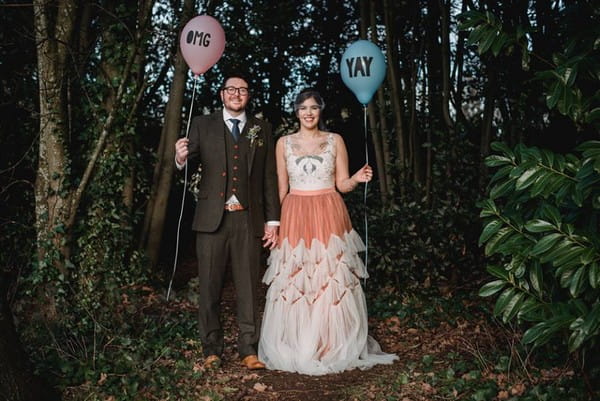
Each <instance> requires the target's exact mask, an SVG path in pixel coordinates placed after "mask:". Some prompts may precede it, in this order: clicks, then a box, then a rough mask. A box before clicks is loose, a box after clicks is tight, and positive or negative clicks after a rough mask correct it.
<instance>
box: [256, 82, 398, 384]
mask: <svg viewBox="0 0 600 401" xmlns="http://www.w3.org/2000/svg"><path fill="white" fill-rule="evenodd" d="M323 107H324V102H323V99H322V98H321V96H320V95H319V93H318V92H316V91H312V90H309V91H305V92H302V93H300V94H299V95H298V97H297V98H296V101H295V103H294V109H295V112H296V115H297V117H298V119H299V121H300V130H299V131H298V132H296V133H294V134H291V135H288V136H285V137H282V138H280V139H279V141H278V142H277V145H276V149H275V156H276V160H277V176H278V183H279V199H280V200H281V202H282V210H281V226H280V233H279V236H280V241H279V244H278V246H277V248H276V249H274V250H273V251H272V253H271V256H270V257H269V268H268V269H267V271H266V273H265V275H264V277H263V281H264V282H265V283H267V284H269V285H270V287H269V290H268V292H267V300H266V304H265V313H264V317H263V323H262V330H261V338H260V343H259V358H260V359H261V360H262V361H263V362H265V364H266V365H267V368H269V369H278V370H285V371H290V372H299V373H304V374H309V375H321V374H327V373H335V372H341V371H343V370H347V369H352V368H355V367H359V368H368V367H371V366H373V365H375V364H378V363H392V361H393V360H394V359H396V358H397V356H396V355H391V354H384V353H383V352H381V348H380V347H379V345H378V344H377V342H375V340H373V339H372V338H371V337H370V336H369V335H368V328H367V308H366V302H365V296H364V293H363V290H362V288H361V286H360V279H361V278H365V277H367V272H366V269H365V266H364V264H363V262H362V260H361V259H360V257H359V255H358V252H360V251H363V250H364V249H365V247H364V244H363V242H362V240H361V239H360V237H359V235H358V233H357V232H356V231H354V230H353V229H352V226H351V223H350V218H349V216H348V211H347V209H346V206H345V204H344V201H343V200H342V197H341V196H340V194H339V193H338V192H337V191H340V192H350V191H352V190H353V189H354V188H356V186H357V185H358V184H359V183H364V182H369V181H370V180H371V177H372V174H373V173H372V169H371V167H370V166H368V165H365V166H363V167H362V168H361V169H360V170H358V171H357V172H356V173H355V174H354V175H353V176H349V173H348V154H347V152H346V146H345V145H344V141H343V139H342V137H341V136H340V135H338V134H334V133H330V132H325V131H323V130H322V129H321V128H320V127H322V123H321V111H322V110H323ZM336 188H337V191H336ZM288 189H289V192H288Z"/></svg>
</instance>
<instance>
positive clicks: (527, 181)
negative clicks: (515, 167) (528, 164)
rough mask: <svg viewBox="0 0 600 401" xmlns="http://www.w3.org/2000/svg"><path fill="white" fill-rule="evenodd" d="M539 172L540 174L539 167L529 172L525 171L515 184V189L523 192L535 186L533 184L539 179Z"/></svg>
mask: <svg viewBox="0 0 600 401" xmlns="http://www.w3.org/2000/svg"><path fill="white" fill-rule="evenodd" d="M539 172H540V169H539V168H538V167H537V166H535V167H532V168H530V169H528V170H527V171H525V172H524V173H523V174H522V175H521V176H520V177H519V178H518V179H517V182H516V183H515V189H517V190H519V191H521V190H523V189H525V188H527V187H529V186H531V185H533V183H534V182H535V180H536V179H537V177H538V174H539Z"/></svg>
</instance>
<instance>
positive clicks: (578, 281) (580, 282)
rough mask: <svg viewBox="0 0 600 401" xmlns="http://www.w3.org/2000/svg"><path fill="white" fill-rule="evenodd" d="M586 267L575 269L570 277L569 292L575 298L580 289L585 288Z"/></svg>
mask: <svg viewBox="0 0 600 401" xmlns="http://www.w3.org/2000/svg"><path fill="white" fill-rule="evenodd" d="M586 272H587V267H586V266H582V267H579V268H578V269H576V270H575V273H574V274H573V276H572V277H571V284H570V285H569V292H570V293H571V296H572V297H573V298H577V297H578V296H579V294H581V291H582V290H583V289H584V288H585V285H586V284H587V281H586V278H587V275H586Z"/></svg>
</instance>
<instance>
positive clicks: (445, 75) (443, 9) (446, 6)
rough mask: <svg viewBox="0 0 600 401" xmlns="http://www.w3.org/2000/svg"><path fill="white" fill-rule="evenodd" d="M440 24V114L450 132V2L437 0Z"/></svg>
mask: <svg viewBox="0 0 600 401" xmlns="http://www.w3.org/2000/svg"><path fill="white" fill-rule="evenodd" d="M438 6H439V8H440V14H441V16H442V18H441V20H440V24H441V42H442V43H441V47H440V51H441V60H442V114H443V116H444V122H445V123H446V128H447V129H448V131H449V132H450V134H451V133H452V131H453V129H454V121H452V117H450V87H451V84H450V3H446V2H445V1H444V0H438Z"/></svg>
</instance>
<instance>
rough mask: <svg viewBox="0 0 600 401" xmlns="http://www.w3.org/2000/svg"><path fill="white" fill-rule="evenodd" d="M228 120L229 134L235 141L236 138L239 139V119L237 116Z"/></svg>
mask: <svg viewBox="0 0 600 401" xmlns="http://www.w3.org/2000/svg"><path fill="white" fill-rule="evenodd" d="M229 121H231V124H232V126H231V135H232V136H233V140H234V141H235V142H236V143H237V141H238V139H240V127H239V125H238V124H239V123H240V120H238V119H237V118H230V119H229Z"/></svg>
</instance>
